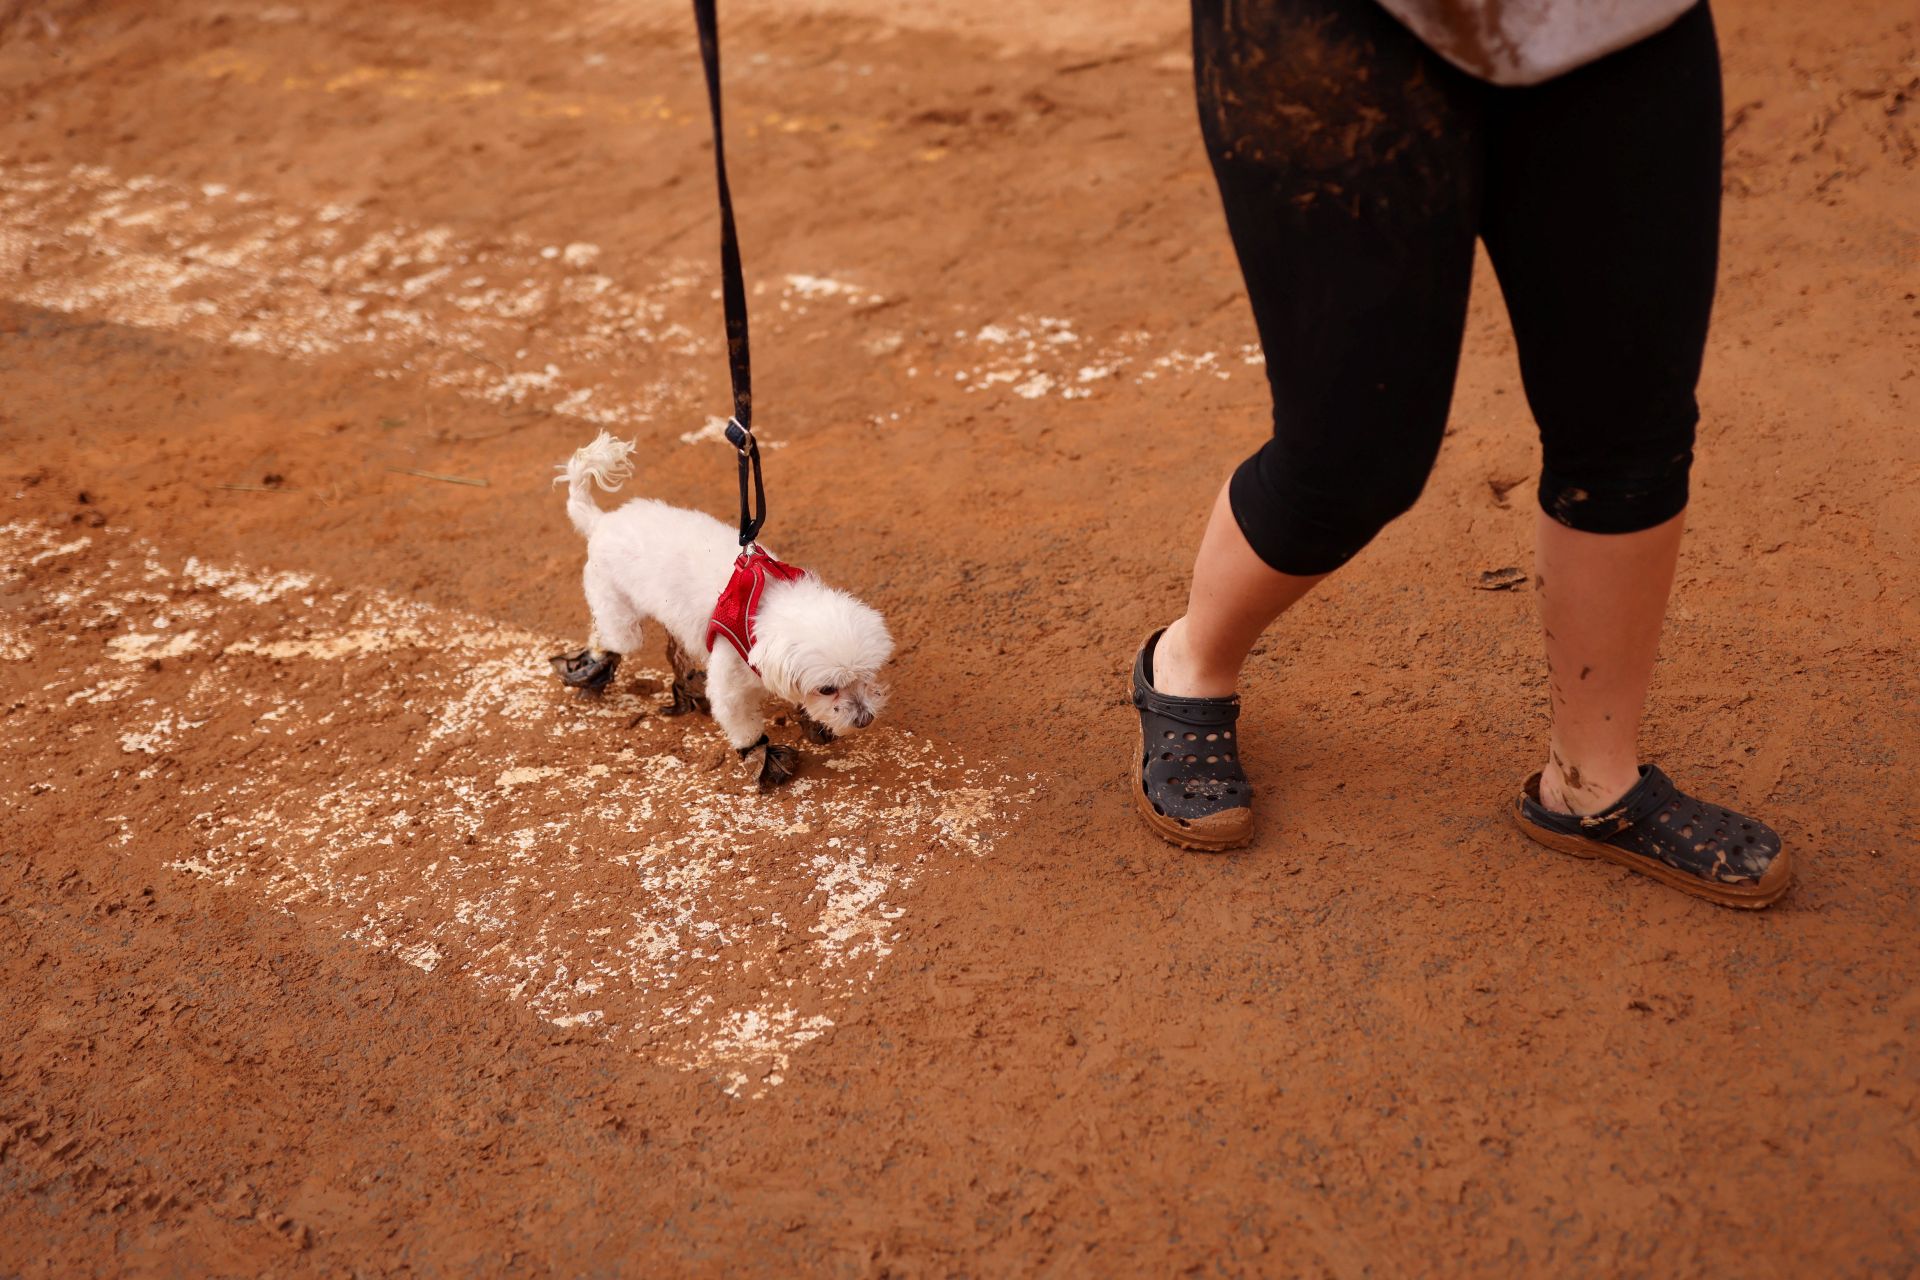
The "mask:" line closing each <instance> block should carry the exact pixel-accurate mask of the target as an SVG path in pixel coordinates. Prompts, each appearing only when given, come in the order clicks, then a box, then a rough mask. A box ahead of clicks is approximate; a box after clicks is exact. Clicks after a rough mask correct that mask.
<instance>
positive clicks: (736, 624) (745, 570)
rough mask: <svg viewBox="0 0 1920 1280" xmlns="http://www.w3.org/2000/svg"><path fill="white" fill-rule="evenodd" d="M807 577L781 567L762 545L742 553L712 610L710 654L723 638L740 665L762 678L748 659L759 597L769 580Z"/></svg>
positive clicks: (758, 607) (800, 571)
mask: <svg viewBox="0 0 1920 1280" xmlns="http://www.w3.org/2000/svg"><path fill="white" fill-rule="evenodd" d="M806 576H807V571H806V570H805V569H796V568H794V567H793V566H792V565H790V564H782V563H781V562H780V561H778V560H775V559H774V558H773V557H772V556H770V555H768V554H767V553H766V552H765V551H763V550H762V549H761V548H760V544H759V543H755V544H754V545H752V546H750V547H748V548H747V549H746V550H745V551H742V552H741V553H740V555H739V558H738V559H736V560H735V561H734V562H733V576H732V577H731V578H728V579H727V585H726V587H725V589H723V590H722V591H721V592H720V599H719V601H718V602H717V603H716V604H715V605H714V606H713V620H712V621H711V622H710V623H708V624H707V652H708V653H712V652H713V646H714V642H715V641H716V640H720V639H723V638H724V639H725V640H726V642H727V643H728V644H730V645H732V646H733V647H734V648H735V649H736V650H738V651H739V654H740V661H742V662H744V663H746V664H747V669H748V670H750V671H752V672H753V674H755V675H759V674H760V668H758V667H756V666H754V665H753V662H752V660H751V659H750V658H748V657H747V655H748V654H749V653H751V652H753V619H754V616H755V615H756V614H758V613H759V612H760V595H761V592H763V591H764V590H765V589H766V586H767V579H768V578H776V579H778V580H779V581H781V582H798V581H799V580H800V579H801V578H804V577H806Z"/></svg>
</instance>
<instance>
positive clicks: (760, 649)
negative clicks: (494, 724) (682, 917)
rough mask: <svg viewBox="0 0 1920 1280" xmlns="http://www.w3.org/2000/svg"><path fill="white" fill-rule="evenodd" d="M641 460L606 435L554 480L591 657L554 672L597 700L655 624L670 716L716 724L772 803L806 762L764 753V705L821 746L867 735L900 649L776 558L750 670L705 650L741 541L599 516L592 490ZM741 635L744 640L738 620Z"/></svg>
mask: <svg viewBox="0 0 1920 1280" xmlns="http://www.w3.org/2000/svg"><path fill="white" fill-rule="evenodd" d="M632 452H633V445H632V444H630V443H628V442H626V441H621V440H616V439H614V438H613V437H612V436H611V435H608V434H607V433H606V432H604V431H603V432H601V433H600V435H599V437H598V438H597V439H595V440H594V442H593V443H592V444H589V445H587V446H586V447H585V448H583V449H581V450H580V451H578V452H577V453H575V454H574V455H573V457H572V458H570V459H569V460H568V461H566V462H565V463H562V464H561V465H560V467H559V468H558V470H559V471H560V473H561V474H560V476H559V477H558V478H557V479H556V480H555V483H556V484H559V483H562V482H564V483H565V484H566V486H567V515H568V516H569V517H570V518H571V519H572V521H573V527H574V528H576V529H578V530H579V531H580V533H581V535H582V536H583V537H585V538H586V540H587V567H586V572H585V575H584V580H585V586H586V595H587V608H588V609H589V610H590V611H591V613H592V615H593V631H592V634H591V636H590V637H589V639H588V642H587V646H588V647H587V648H586V649H585V650H583V651H581V652H580V653H577V654H570V655H565V656H562V657H557V658H555V659H554V660H553V663H554V667H555V669H556V670H557V671H558V672H559V673H560V676H561V678H562V679H563V680H565V681H566V683H567V684H569V685H571V686H574V687H576V688H582V689H586V690H588V691H590V692H599V691H600V690H602V689H604V688H605V687H606V685H607V683H608V681H610V680H611V679H612V677H613V671H614V668H615V667H617V666H618V665H619V661H620V655H621V654H623V653H632V652H634V651H635V650H637V649H638V648H639V647H640V642H641V634H642V627H643V625H644V624H645V623H646V621H647V619H649V618H651V619H653V620H654V621H655V622H658V623H659V624H660V626H661V628H662V629H663V630H665V632H666V633H667V655H668V658H669V660H670V661H671V663H672V665H673V700H672V701H671V702H670V703H668V704H667V705H666V706H664V707H662V708H661V711H662V712H663V713H665V714H668V715H678V714H681V713H683V712H686V711H691V710H700V711H710V712H711V714H712V716H713V718H714V720H715V721H716V722H717V723H718V724H719V726H720V729H721V731H722V732H723V733H725V734H726V736H727V742H728V743H729V744H730V745H731V746H732V747H733V749H734V750H735V751H736V752H738V753H739V754H740V757H741V759H743V760H747V761H749V763H751V762H752V758H753V757H754V756H756V755H758V756H759V761H758V766H757V767H758V780H759V784H760V789H761V790H762V791H770V790H772V789H773V788H775V787H777V786H779V785H780V784H782V783H784V782H786V781H787V780H788V779H789V778H791V777H792V776H793V774H794V771H795V770H796V768H797V767H798V765H799V759H800V757H799V753H798V752H796V751H794V750H793V748H791V747H784V746H775V745H772V744H771V743H769V742H768V740H767V734H766V719H765V716H764V715H763V713H762V701H763V699H764V697H765V695H766V694H768V693H771V694H773V695H774V696H775V697H777V698H780V699H782V700H783V701H786V702H790V703H792V704H793V705H794V706H796V707H798V708H799V709H800V712H801V716H802V719H803V721H804V723H805V726H806V728H807V731H808V734H809V736H810V737H811V738H812V739H813V740H814V741H815V742H819V743H827V742H831V741H832V740H833V739H834V737H835V736H837V735H838V734H842V733H845V732H847V731H849V730H852V729H864V728H865V727H866V726H867V725H869V724H871V723H873V718H874V716H875V715H877V714H879V712H880V709H881V708H882V707H883V706H884V705H885V703H886V697H887V691H886V687H885V686H884V685H883V684H882V683H881V682H880V669H881V668H882V667H884V666H885V665H886V663H887V659H888V658H890V657H891V656H892V655H893V638H892V637H891V636H889V635H888V634H887V624H886V621H885V620H884V619H883V618H881V616H880V615H879V613H878V612H876V611H875V610H874V609H872V608H871V607H869V606H867V605H865V604H863V603H861V602H860V601H859V600H856V599H854V597H852V596H850V595H848V594H847V593H846V592H844V591H837V590H835V589H834V588H832V587H829V586H828V585H827V584H826V583H824V582H822V581H820V579H819V578H817V577H815V576H814V575H813V574H811V573H797V572H795V571H792V570H789V569H787V568H786V566H782V565H780V564H779V563H778V561H773V560H771V559H770V558H769V559H768V560H766V561H765V562H764V563H766V564H768V565H771V566H772V567H773V570H774V571H773V572H769V573H766V574H765V575H764V577H763V580H762V583H761V585H760V586H759V589H758V591H757V593H756V594H757V599H756V602H755V603H756V604H757V608H756V609H754V610H752V611H751V615H750V616H751V620H750V622H749V623H748V625H747V626H746V627H745V628H744V630H745V632H746V635H745V637H744V638H743V643H745V644H747V645H748V648H747V653H746V657H745V658H742V657H741V655H740V653H739V651H738V650H736V649H735V648H734V646H733V645H732V644H730V643H728V642H727V641H726V640H725V639H724V638H721V639H719V640H717V642H715V643H712V645H711V650H709V636H710V635H711V634H713V630H712V626H713V621H714V614H715V606H716V604H717V603H718V602H719V601H720V598H721V593H722V591H723V590H725V589H727V588H728V586H729V583H730V581H731V580H732V578H733V574H734V568H735V563H734V562H735V558H736V557H737V556H738V555H739V554H740V547H739V539H738V537H737V536H736V534H735V531H734V530H732V529H730V528H728V527H727V526H726V525H724V524H722V523H721V522H720V521H718V520H716V519H714V518H713V517H712V516H710V515H707V514H705V513H704V512H700V511H687V510H683V509H682V508H679V507H672V506H668V505H667V504H666V503H664V502H659V501H655V500H653V499H651V498H635V499H634V500H632V501H631V502H628V503H626V504H624V505H623V506H621V507H620V508H619V509H617V510H614V511H602V510H601V509H600V507H599V504H598V503H596V502H595V501H594V497H593V489H594V486H596V485H597V486H599V487H600V488H601V489H603V490H605V491H607V492H609V493H611V492H613V491H615V490H617V489H619V488H620V486H621V485H622V484H623V483H625V482H626V481H627V479H628V478H629V477H631V476H632V475H633V463H632V462H631V461H630V460H629V455H630V454H631V453H632ZM788 574H792V575H793V576H791V577H789V576H787V575H788ZM732 621H733V622H734V624H735V625H734V627H733V628H732V630H733V631H734V632H735V633H736V634H737V633H738V632H739V631H740V630H741V629H742V628H740V627H739V625H738V623H739V621H740V620H739V619H737V618H736V619H733V620H732ZM703 653H705V654H707V655H708V656H707V660H706V670H705V673H704V674H705V688H704V690H703V689H702V688H701V680H700V677H701V675H702V673H701V671H700V670H699V669H698V668H699V667H700V665H701V663H700V659H699V657H698V655H700V654H703Z"/></svg>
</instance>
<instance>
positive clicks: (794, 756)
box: [760, 744, 800, 794]
mask: <svg viewBox="0 0 1920 1280" xmlns="http://www.w3.org/2000/svg"><path fill="white" fill-rule="evenodd" d="M798 772H800V753H799V752H798V751H795V750H794V749H793V748H792V747H780V746H774V745H772V744H769V745H768V746H767V747H766V748H765V749H764V752H763V754H762V755H761V757H760V791H761V793H762V794H765V793H766V792H769V791H773V790H775V789H777V788H779V787H783V786H785V785H786V784H787V783H789V782H791V781H793V775H794V774H796V773H798Z"/></svg>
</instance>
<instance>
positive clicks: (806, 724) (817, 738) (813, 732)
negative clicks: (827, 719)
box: [799, 707, 834, 747]
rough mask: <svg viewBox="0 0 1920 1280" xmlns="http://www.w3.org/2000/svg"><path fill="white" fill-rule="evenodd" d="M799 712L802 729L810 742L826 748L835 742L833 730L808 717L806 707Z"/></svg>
mask: <svg viewBox="0 0 1920 1280" xmlns="http://www.w3.org/2000/svg"><path fill="white" fill-rule="evenodd" d="M799 712H800V728H801V729H802V730H803V731H804V732H805V733H806V735H807V741H808V742H812V743H815V744H817V745H819V746H822V747H824V746H826V745H827V744H828V743H830V742H832V741H833V737H834V734H833V730H831V729H829V728H827V726H825V725H823V724H821V723H820V722H819V721H818V720H815V719H814V718H813V717H812V716H810V715H808V714H807V709H806V708H805V707H801V708H799Z"/></svg>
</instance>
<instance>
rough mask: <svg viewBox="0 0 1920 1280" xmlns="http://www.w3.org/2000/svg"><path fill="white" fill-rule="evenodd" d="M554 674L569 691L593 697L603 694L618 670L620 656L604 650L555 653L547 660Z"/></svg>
mask: <svg viewBox="0 0 1920 1280" xmlns="http://www.w3.org/2000/svg"><path fill="white" fill-rule="evenodd" d="M547 661H548V662H550V663H551V664H552V665H553V670H554V674H555V675H558V676H559V677H560V682H561V683H562V684H564V685H566V686H567V687H568V688H569V689H578V690H579V691H580V692H581V693H583V694H586V695H588V696H590V697H591V696H594V695H598V694H602V693H605V692H606V691H607V686H608V685H609V684H612V683H613V673H614V672H616V671H618V670H619V669H620V655H619V654H617V653H614V652H612V651H610V650H606V649H591V648H589V649H582V650H580V651H579V652H577V653H556V654H554V655H553V657H551V658H549V659H547Z"/></svg>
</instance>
